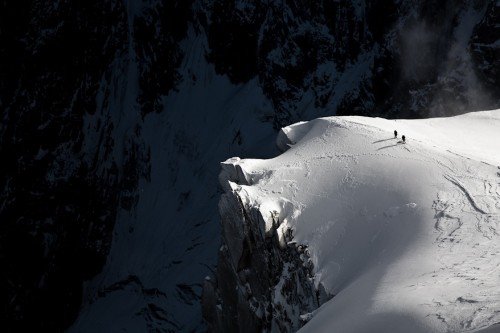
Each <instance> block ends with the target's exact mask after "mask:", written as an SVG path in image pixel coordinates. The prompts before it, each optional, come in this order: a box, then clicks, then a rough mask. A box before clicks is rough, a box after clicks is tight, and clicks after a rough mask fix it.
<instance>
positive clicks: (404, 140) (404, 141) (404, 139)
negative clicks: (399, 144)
mask: <svg viewBox="0 0 500 333" xmlns="http://www.w3.org/2000/svg"><path fill="white" fill-rule="evenodd" d="M401 139H403V143H406V137H405V136H404V135H403V136H402V137H401Z"/></svg>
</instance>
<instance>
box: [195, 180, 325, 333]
mask: <svg viewBox="0 0 500 333" xmlns="http://www.w3.org/2000/svg"><path fill="white" fill-rule="evenodd" d="M219 211H220V214H221V226H222V245H221V247H220V250H219V259H218V266H217V273H216V277H215V279H212V278H210V277H207V278H206V280H205V284H204V288H203V297H202V307H203V315H204V318H205V320H206V321H207V323H208V326H209V329H210V330H211V331H213V332H262V331H268V332H291V331H294V330H297V329H298V328H300V327H301V325H302V324H303V323H304V321H305V320H307V318H308V317H309V316H308V314H309V313H311V312H313V311H314V310H315V309H317V308H318V307H319V306H320V305H321V304H322V303H324V302H325V301H326V300H328V299H329V297H330V296H328V295H327V294H326V293H325V291H324V289H323V288H322V286H321V284H319V285H317V284H315V282H314V278H313V275H312V269H313V265H312V262H311V261H310V260H309V258H308V252H307V247H306V246H303V245H298V244H296V243H295V242H293V235H292V233H291V230H290V229H284V228H279V227H280V220H279V213H278V212H276V211H274V212H271V214H270V218H271V219H272V221H265V220H264V217H263V214H262V213H261V211H260V210H259V209H258V208H257V207H252V206H250V205H248V204H244V203H243V201H242V199H241V197H240V195H239V194H238V192H237V191H233V190H229V191H227V192H226V193H225V194H223V195H222V197H221V199H220V203H219ZM266 222H268V223H266ZM269 222H271V227H270V228H266V224H267V225H269ZM266 229H267V230H266ZM283 230H285V231H283ZM280 233H281V234H280Z"/></svg>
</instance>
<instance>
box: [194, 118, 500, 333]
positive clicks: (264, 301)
mask: <svg viewBox="0 0 500 333" xmlns="http://www.w3.org/2000/svg"><path fill="white" fill-rule="evenodd" d="M395 129H396V130H398V132H399V137H398V138H394V135H393V130H395ZM499 129H500V111H499V110H495V111H483V112H475V113H469V114H466V115H462V116H458V117H451V118H435V119H424V120H387V119H381V118H366V117H330V118H321V119H316V120H313V121H310V122H303V123H298V124H295V125H292V126H290V127H287V128H284V129H283V130H282V131H281V132H280V134H279V136H278V139H277V143H278V146H279V147H280V149H281V150H282V151H283V153H282V154H281V155H280V156H278V157H276V158H273V159H269V160H252V159H245V160H241V159H239V158H233V159H230V160H228V161H226V162H224V163H223V164H222V172H221V175H220V177H219V179H220V181H221V184H222V186H223V187H224V189H225V193H224V194H223V195H222V197H221V200H220V203H219V210H220V214H221V223H222V234H223V235H222V236H223V237H222V239H223V241H222V242H223V244H222V246H221V249H220V252H219V264H218V268H217V273H216V278H215V279H207V281H206V282H205V286H204V295H203V311H204V317H205V319H206V320H207V322H208V323H209V326H210V328H211V330H213V331H231V332H235V331H245V332H263V331H282V332H285V331H286V332H289V331H295V330H298V329H300V330H301V332H302V331H303V332H347V333H348V332H353V333H358V332H449V331H452V332H469V331H478V332H479V331H484V332H493V331H494V330H495V329H496V328H498V326H495V325H497V324H498V323H499V322H500V311H499V309H500V289H499V286H500V274H499V271H498V269H499V267H500V167H499V166H500V130H499ZM402 134H404V135H405V136H406V138H407V140H406V143H403V142H402V141H401V140H400V139H399V138H400V137H401V135H402ZM327 295H335V297H333V298H331V297H328V296H327ZM330 298H331V299H330ZM322 303H324V304H322ZM318 307H319V308H318ZM305 322H307V323H306V324H305V326H303V327H301V326H302V325H303V323H305Z"/></svg>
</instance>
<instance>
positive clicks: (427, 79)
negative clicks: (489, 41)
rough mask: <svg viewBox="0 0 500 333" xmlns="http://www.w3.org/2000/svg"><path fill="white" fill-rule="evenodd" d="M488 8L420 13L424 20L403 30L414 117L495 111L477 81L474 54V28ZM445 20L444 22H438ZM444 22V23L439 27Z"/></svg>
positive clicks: (403, 71)
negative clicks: (420, 113)
mask: <svg viewBox="0 0 500 333" xmlns="http://www.w3.org/2000/svg"><path fill="white" fill-rule="evenodd" d="M486 7H487V3H482V4H480V5H476V6H474V5H473V4H469V5H464V6H457V5H451V4H445V5H443V8H444V9H439V10H436V13H430V12H431V11H433V10H434V9H432V8H424V7H422V8H421V17H419V18H417V17H413V18H411V19H409V20H408V21H406V22H405V23H404V24H403V28H402V31H401V33H400V35H399V47H400V66H401V79H402V82H404V83H403V84H404V85H405V87H404V88H406V86H407V87H408V92H409V95H410V96H409V98H410V101H411V104H410V107H411V109H412V110H413V111H417V110H422V109H423V108H424V109H425V108H426V109H427V112H428V115H429V116H446V115H451V114H458V113H463V112H466V111H470V110H479V109H486V108H490V107H491V106H492V105H493V101H492V98H491V96H490V94H489V92H488V91H487V89H485V87H484V86H483V84H482V83H481V81H480V80H479V79H478V77H477V75H476V72H475V70H474V64H473V62H472V59H471V56H470V53H469V41H470V39H471V35H472V33H473V29H474V27H475V26H476V25H477V24H478V23H479V22H480V20H481V18H482V17H483V16H484V12H485V10H486ZM438 15H439V16H441V15H443V16H444V17H446V18H445V19H440V20H434V19H433V17H434V16H438ZM436 22H439V23H436Z"/></svg>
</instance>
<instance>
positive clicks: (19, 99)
mask: <svg viewBox="0 0 500 333" xmlns="http://www.w3.org/2000/svg"><path fill="white" fill-rule="evenodd" d="M1 12H2V14H1V15H2V17H1V19H0V21H1V23H0V25H1V27H0V31H1V32H0V33H1V36H2V43H1V45H2V46H1V47H2V50H1V56H2V60H1V63H2V68H1V74H0V76H1V79H0V87H1V91H2V94H1V96H0V98H1V99H0V105H1V108H2V127H1V143H0V156H1V160H2V163H1V164H2V165H1V170H2V171H1V173H0V177H1V178H0V184H1V185H0V186H1V188H2V193H1V202H2V204H1V209H0V221H1V223H0V228H1V231H0V237H1V238H0V244H1V245H0V252H1V258H2V274H1V280H0V285H1V288H2V292H1V295H2V299H1V309H2V311H1V322H2V323H3V324H2V326H4V327H11V328H14V327H15V328H16V330H27V329H45V330H58V329H60V328H61V327H66V326H67V325H69V324H71V323H72V321H73V320H74V319H75V316H76V314H77V311H78V308H79V299H80V297H81V293H82V281H84V280H86V279H89V278H90V277H92V276H93V275H95V274H96V273H97V272H99V271H100V270H101V269H102V266H103V264H104V262H105V260H106V254H107V250H108V248H109V244H110V241H111V231H112V228H113V224H114V220H115V215H116V209H115V207H116V206H117V204H118V198H119V197H118V196H117V193H119V191H120V190H121V189H122V188H123V187H124V186H126V185H125V182H123V181H121V180H120V179H119V178H118V177H117V176H118V175H117V170H116V165H111V166H110V167H109V168H108V169H106V170H103V171H102V172H103V174H102V177H97V176H96V175H95V174H94V173H95V172H96V169H97V168H98V165H99V164H100V163H101V161H98V160H94V161H92V163H86V162H82V160H81V159H82V152H81V150H82V143H83V135H82V127H83V118H84V116H85V114H87V113H94V112H95V111H96V101H95V100H96V98H95V96H96V94H97V91H98V89H99V81H100V78H101V76H102V75H103V74H104V73H105V71H106V70H107V67H108V65H109V63H110V62H111V61H112V60H113V58H114V57H115V56H116V54H119V53H120V52H123V42H124V41H126V40H127V36H126V34H125V27H126V18H125V16H124V8H123V4H122V3H120V2H117V3H115V2H113V1H107V2H103V1H86V2H84V3H80V2H79V3H45V2H43V1H21V2H4V3H3V4H2V9H1ZM27 12H29V13H30V15H27V14H26V13H27ZM108 22H109V23H111V24H109V23H108ZM107 140H110V138H108V139H107ZM103 143H104V142H103ZM130 163H136V161H135V160H131V161H130ZM128 186H132V187H133V186H134V184H128Z"/></svg>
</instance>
